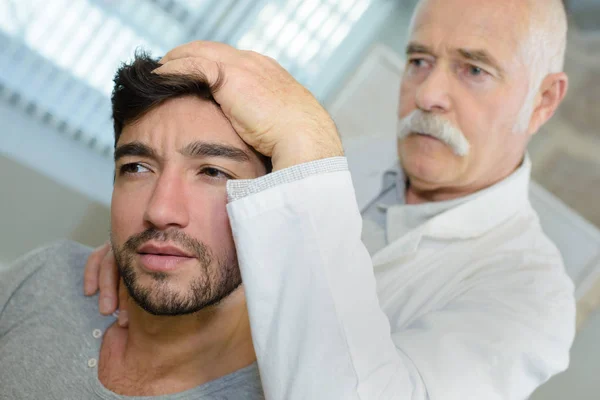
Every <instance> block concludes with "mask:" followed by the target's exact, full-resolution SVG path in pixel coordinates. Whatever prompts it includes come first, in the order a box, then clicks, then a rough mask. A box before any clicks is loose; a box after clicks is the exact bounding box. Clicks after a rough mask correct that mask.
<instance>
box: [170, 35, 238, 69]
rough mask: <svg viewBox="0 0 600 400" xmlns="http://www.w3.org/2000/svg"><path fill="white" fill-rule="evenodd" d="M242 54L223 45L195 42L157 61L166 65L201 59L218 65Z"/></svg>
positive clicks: (177, 48)
mask: <svg viewBox="0 0 600 400" xmlns="http://www.w3.org/2000/svg"><path fill="white" fill-rule="evenodd" d="M241 54H243V53H242V52H241V51H240V50H237V49H236V48H234V47H231V46H229V45H227V44H225V43H218V42H209V41H203V40H196V41H193V42H190V43H186V44H183V45H181V46H177V47H175V48H174V49H173V50H171V51H169V52H168V53H167V54H165V56H164V57H163V58H162V59H161V60H160V61H159V62H160V63H161V64H166V63H167V62H169V61H173V60H178V59H181V58H193V57H202V58H206V59H208V60H212V61H215V62H220V63H229V62H231V61H232V60H235V59H236V58H239V57H240V55H241Z"/></svg>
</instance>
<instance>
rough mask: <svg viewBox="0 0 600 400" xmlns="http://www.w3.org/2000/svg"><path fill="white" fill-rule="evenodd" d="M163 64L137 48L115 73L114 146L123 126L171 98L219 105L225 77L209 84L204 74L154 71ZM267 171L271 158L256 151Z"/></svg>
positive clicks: (113, 104) (113, 107)
mask: <svg viewBox="0 0 600 400" xmlns="http://www.w3.org/2000/svg"><path fill="white" fill-rule="evenodd" d="M160 66H161V64H160V63H159V62H158V61H157V60H156V59H154V58H152V56H151V55H150V54H149V53H146V52H143V51H138V52H136V54H135V58H134V60H133V62H132V63H130V64H123V65H122V66H121V67H120V68H119V69H118V70H117V72H116V74H115V78H114V84H115V85H114V89H113V92H112V97H111V101H112V117H113V121H114V129H115V148H116V146H117V142H118V141H119V137H120V136H121V132H122V131H123V128H124V127H125V125H127V124H132V123H135V122H136V121H138V120H139V119H140V118H142V117H143V116H144V115H146V114H147V113H148V112H149V111H151V110H153V109H154V108H156V107H157V106H159V105H160V104H162V103H164V102H165V101H167V100H169V99H173V98H176V97H183V96H195V97H198V98H200V99H205V100H207V101H211V102H213V103H215V104H217V105H218V103H217V102H216V101H215V99H214V97H213V93H215V92H216V91H218V90H219V87H220V86H221V84H222V82H223V76H222V75H221V76H219V79H217V82H216V83H215V84H213V85H210V84H209V83H208V82H207V80H206V79H203V78H202V76H203V74H202V73H200V72H198V73H197V74H195V75H172V74H171V75H166V74H164V75H161V74H156V73H153V71H154V70H155V69H157V68H158V67H160ZM256 154H257V155H258V156H259V158H260V159H261V160H262V161H263V163H264V165H265V168H266V170H267V173H270V172H271V171H272V169H273V165H272V163H271V159H270V158H269V157H265V156H263V155H262V154H259V153H256Z"/></svg>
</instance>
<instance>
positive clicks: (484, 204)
mask: <svg viewBox="0 0 600 400" xmlns="http://www.w3.org/2000/svg"><path fill="white" fill-rule="evenodd" d="M394 170H396V171H398V175H397V187H398V189H399V190H398V196H399V204H398V205H394V206H391V207H389V208H388V209H387V221H386V222H387V223H386V227H387V239H388V243H392V242H393V241H395V240H397V239H399V238H400V237H402V236H404V234H405V233H407V231H409V230H412V229H414V228H417V227H422V229H423V230H422V232H423V234H424V235H428V236H431V237H436V238H440V239H467V238H472V237H477V236H480V235H482V234H484V233H485V232H487V231H489V230H490V229H492V228H494V227H495V226H497V225H499V224H500V223H502V222H503V221H505V220H506V219H508V218H510V217H511V216H512V215H514V214H515V213H516V212H518V211H519V210H520V209H522V208H523V207H524V206H528V205H529V195H528V193H529V192H528V189H529V179H530V174H531V160H530V159H529V156H528V155H526V156H525V158H524V160H523V163H522V164H521V166H520V167H519V168H518V169H517V170H516V171H515V172H513V173H512V174H511V175H509V176H508V177H507V178H505V179H504V180H502V181H500V182H498V183H496V184H495V185H493V186H491V187H489V188H486V189H484V190H481V191H479V192H476V193H473V194H471V195H468V196H465V197H461V198H458V199H453V200H448V201H440V202H431V203H423V204H415V205H406V204H404V193H405V189H406V182H405V176H404V173H403V172H402V170H401V169H400V168H399V166H398V167H397V169H396V168H394Z"/></svg>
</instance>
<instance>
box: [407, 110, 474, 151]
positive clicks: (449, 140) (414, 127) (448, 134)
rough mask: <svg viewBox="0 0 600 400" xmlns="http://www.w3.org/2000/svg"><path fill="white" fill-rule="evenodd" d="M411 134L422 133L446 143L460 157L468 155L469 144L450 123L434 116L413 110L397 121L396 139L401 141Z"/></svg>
mask: <svg viewBox="0 0 600 400" xmlns="http://www.w3.org/2000/svg"><path fill="white" fill-rule="evenodd" d="M412 133H423V134H426V135H429V136H433V137H434V138H436V139H438V140H441V141H442V142H444V143H446V144H447V145H448V146H449V147H450V148H451V149H452V151H453V152H454V154H456V155H457V156H460V157H465V156H466V155H468V154H469V150H470V148H471V144H470V143H469V141H468V140H467V138H466V137H465V135H464V134H463V133H462V132H461V130H460V129H458V128H456V127H454V126H453V125H452V124H451V123H450V122H448V121H447V120H445V119H444V118H442V117H440V116H439V115H436V114H428V113H425V112H424V111H421V110H415V111H413V112H412V113H410V115H408V116H407V117H405V118H402V119H401V120H399V121H398V138H399V139H403V138H405V137H407V136H408V135H410V134H412Z"/></svg>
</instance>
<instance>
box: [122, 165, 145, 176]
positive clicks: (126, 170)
mask: <svg viewBox="0 0 600 400" xmlns="http://www.w3.org/2000/svg"><path fill="white" fill-rule="evenodd" d="M144 172H150V170H149V169H148V168H146V167H144V166H143V165H142V164H140V163H129V164H123V165H122V166H121V168H119V174H120V175H135V174H141V173H144Z"/></svg>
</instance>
